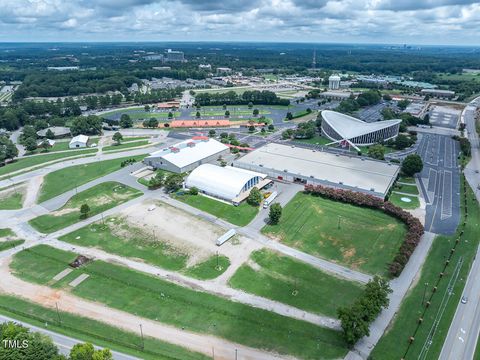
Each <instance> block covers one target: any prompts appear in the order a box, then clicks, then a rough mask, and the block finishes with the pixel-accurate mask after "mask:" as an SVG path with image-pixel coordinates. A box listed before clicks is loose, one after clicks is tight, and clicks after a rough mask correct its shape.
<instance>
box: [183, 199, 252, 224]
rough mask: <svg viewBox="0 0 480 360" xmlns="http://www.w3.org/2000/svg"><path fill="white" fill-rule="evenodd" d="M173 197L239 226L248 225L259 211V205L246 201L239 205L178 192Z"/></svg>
mask: <svg viewBox="0 0 480 360" xmlns="http://www.w3.org/2000/svg"><path fill="white" fill-rule="evenodd" d="M173 198H174V199H177V200H180V201H182V202H184V203H186V204H188V205H190V206H193V207H195V208H197V209H199V210H202V211H205V212H207V213H209V214H212V215H213V216H216V217H219V218H220V219H223V220H226V221H228V222H229V223H232V224H233V225H238V226H245V225H247V224H248V223H249V222H250V221H252V220H253V218H254V217H255V215H257V213H258V207H255V206H251V205H249V204H247V203H246V202H245V201H244V202H243V203H241V204H240V205H239V206H233V205H230V204H225V203H224V202H221V201H217V200H214V199H211V198H208V197H206V196H202V195H189V194H185V195H178V194H177V195H173Z"/></svg>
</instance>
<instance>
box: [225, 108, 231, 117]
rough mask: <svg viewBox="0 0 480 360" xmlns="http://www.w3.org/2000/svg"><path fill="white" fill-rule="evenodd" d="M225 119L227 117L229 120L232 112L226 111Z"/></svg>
mask: <svg viewBox="0 0 480 360" xmlns="http://www.w3.org/2000/svg"><path fill="white" fill-rule="evenodd" d="M225 117H227V118H228V117H230V111H228V110H227V111H225Z"/></svg>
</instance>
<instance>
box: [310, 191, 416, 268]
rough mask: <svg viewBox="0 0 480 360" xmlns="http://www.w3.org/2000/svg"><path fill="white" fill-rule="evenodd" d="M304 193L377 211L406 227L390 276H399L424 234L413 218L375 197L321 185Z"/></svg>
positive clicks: (391, 265) (391, 266)
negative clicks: (393, 218) (395, 219)
mask: <svg viewBox="0 0 480 360" xmlns="http://www.w3.org/2000/svg"><path fill="white" fill-rule="evenodd" d="M305 193H307V194H312V195H316V196H321V197H324V198H327V199H331V200H335V201H341V202H345V203H348V204H353V205H357V206H365V207H368V208H372V209H378V210H381V211H383V212H384V213H385V214H388V215H390V216H393V217H395V218H397V219H398V220H400V221H402V222H403V223H404V224H405V225H406V226H407V234H406V235H405V238H404V239H403V243H402V246H400V249H399V250H398V253H397V255H396V256H395V258H394V259H393V262H391V263H390V264H389V272H390V274H391V275H392V276H399V275H400V273H401V272H402V270H403V268H404V267H405V265H406V264H407V262H408V259H409V258H410V256H411V255H412V253H413V251H414V250H415V248H416V247H417V245H418V243H419V242H420V238H421V237H422V235H423V233H424V229H423V225H422V224H421V223H420V220H418V219H417V218H416V217H415V216H413V215H411V214H410V213H409V212H407V211H405V210H403V209H402V208H400V207H398V206H395V205H393V204H392V203H391V202H388V201H383V200H382V199H380V198H377V197H375V196H372V195H368V194H363V193H359V192H355V191H350V190H342V189H334V188H330V187H325V186H321V185H305Z"/></svg>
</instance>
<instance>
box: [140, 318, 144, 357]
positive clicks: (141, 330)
mask: <svg viewBox="0 0 480 360" xmlns="http://www.w3.org/2000/svg"><path fill="white" fill-rule="evenodd" d="M140 336H141V338H142V351H143V350H145V340H144V339H143V329H142V324H140Z"/></svg>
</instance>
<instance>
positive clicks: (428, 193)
mask: <svg viewBox="0 0 480 360" xmlns="http://www.w3.org/2000/svg"><path fill="white" fill-rule="evenodd" d="M421 137H422V138H421V140H420V144H419V146H418V150H417V152H418V154H419V155H420V156H421V157H422V160H423V170H422V172H421V174H420V177H419V180H420V188H421V191H422V193H423V196H424V198H425V201H426V203H427V208H426V218H425V229H426V230H427V231H430V232H434V233H437V234H444V235H451V234H453V233H455V230H456V228H457V226H458V224H459V222H460V170H459V167H458V163H457V156H458V153H459V151H460V149H459V146H458V143H457V142H456V141H454V140H453V139H451V137H449V136H444V135H437V134H426V133H423V134H421Z"/></svg>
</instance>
